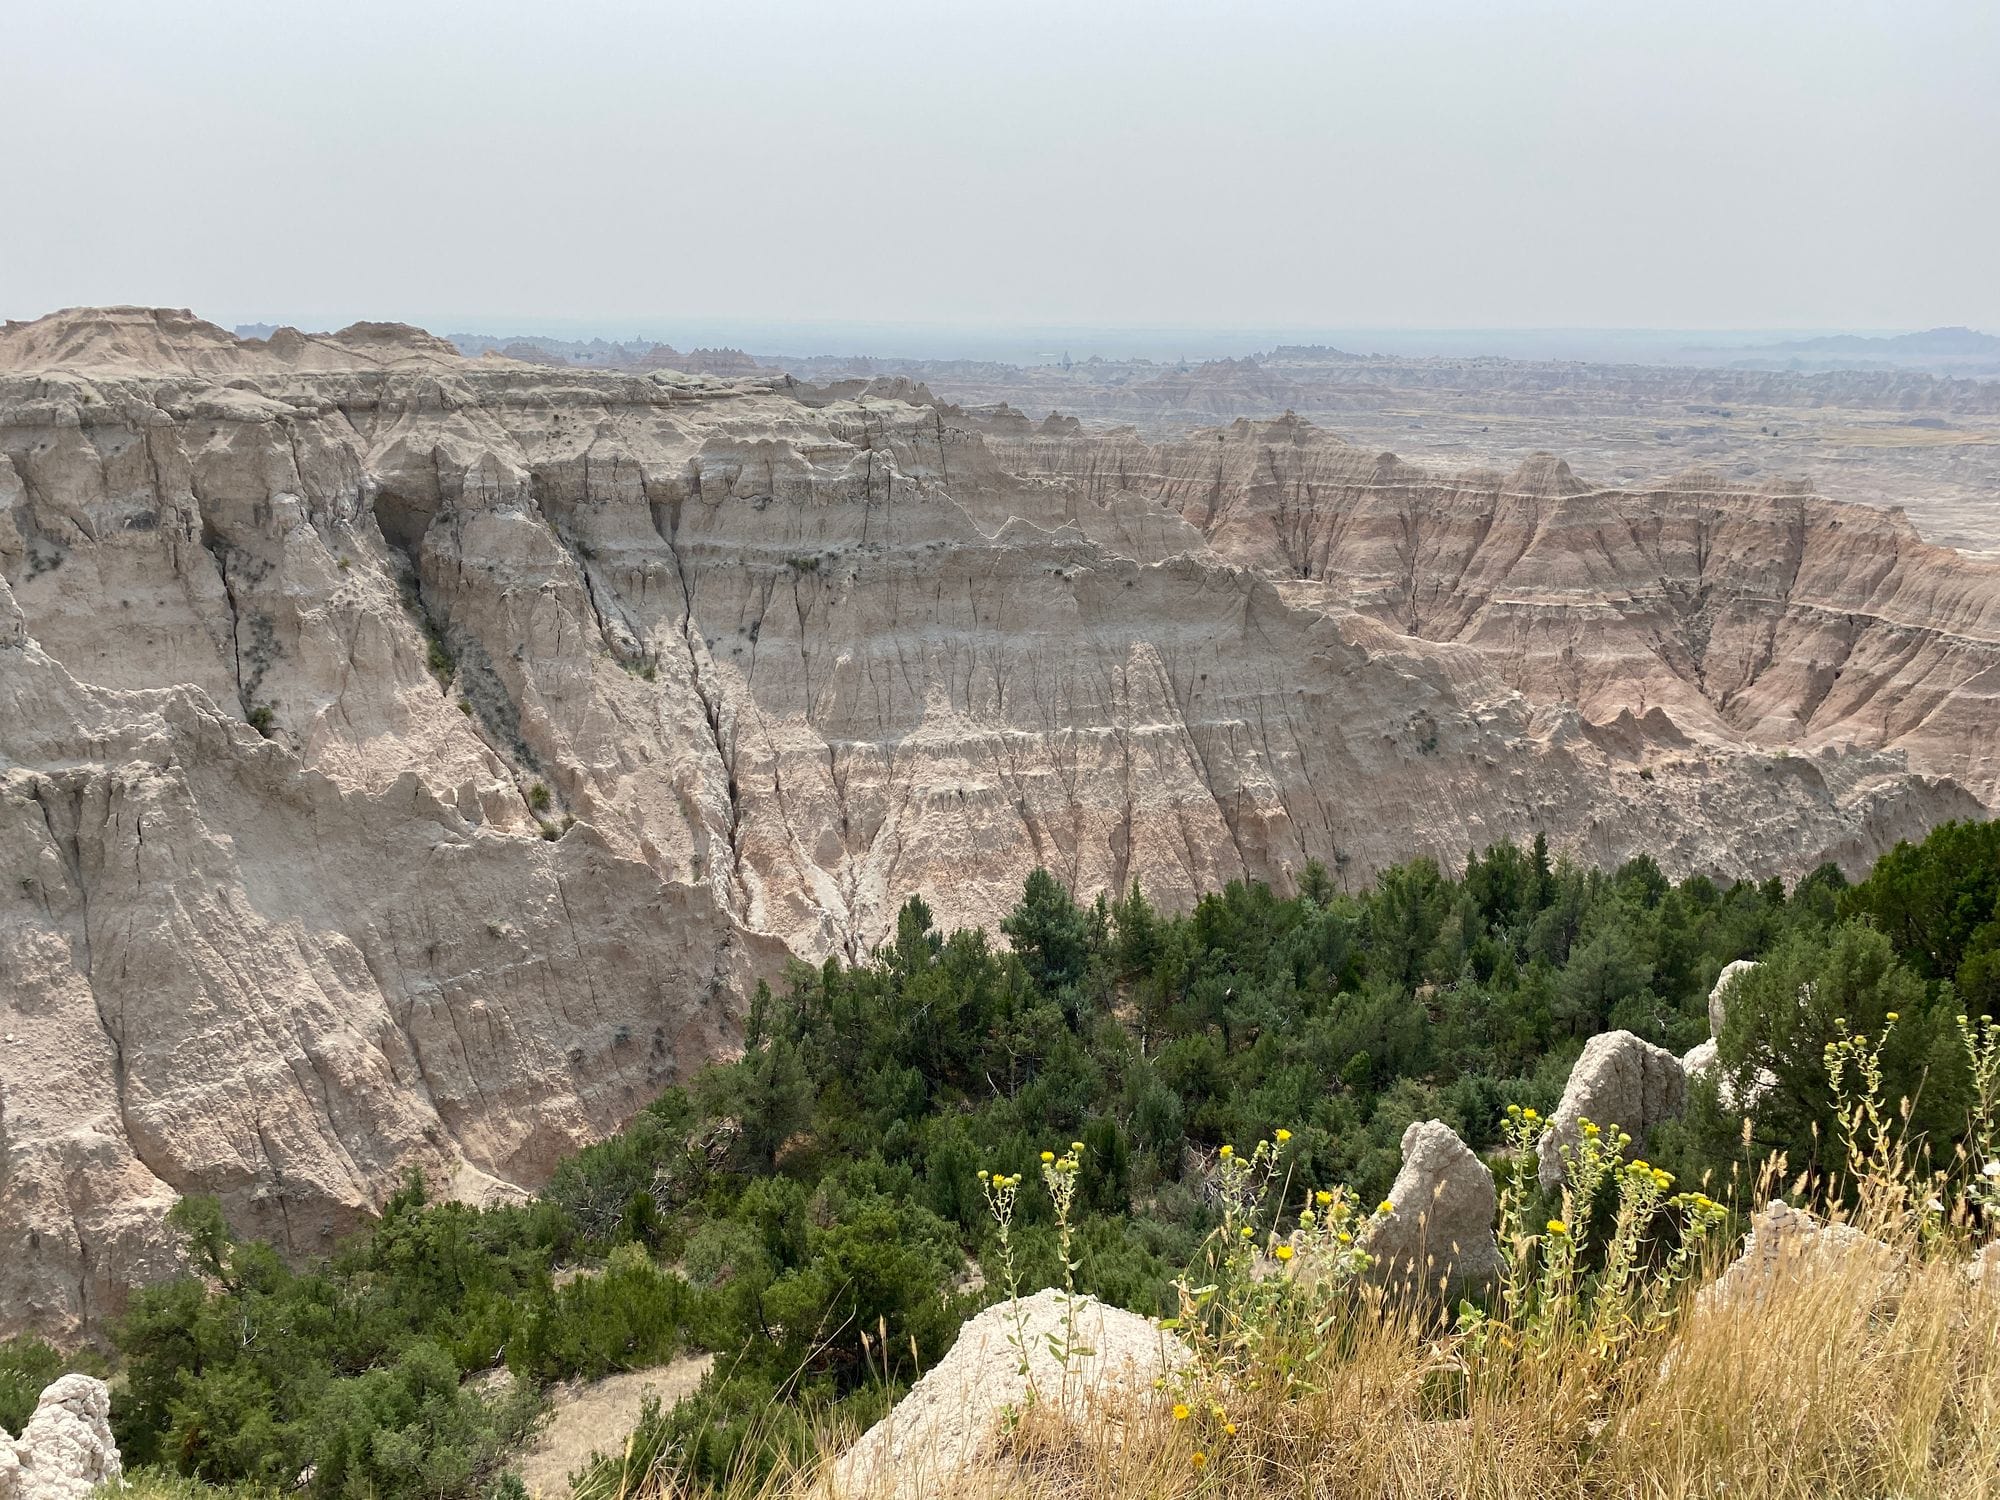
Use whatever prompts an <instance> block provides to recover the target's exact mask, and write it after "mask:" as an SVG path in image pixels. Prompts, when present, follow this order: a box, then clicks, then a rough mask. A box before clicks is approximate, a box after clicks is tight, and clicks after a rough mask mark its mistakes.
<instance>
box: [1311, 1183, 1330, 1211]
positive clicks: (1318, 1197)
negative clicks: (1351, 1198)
mask: <svg viewBox="0 0 2000 1500" xmlns="http://www.w3.org/2000/svg"><path fill="white" fill-rule="evenodd" d="M1313 1201H1314V1202H1315V1203H1317V1204H1318V1205H1319V1206H1320V1207H1321V1208H1325V1207H1326V1206H1327V1204H1329V1203H1331V1202H1333V1194H1331V1193H1329V1192H1328V1191H1327V1190H1326V1189H1325V1188H1321V1189H1320V1190H1319V1191H1318V1192H1316V1193H1314V1194H1313Z"/></svg>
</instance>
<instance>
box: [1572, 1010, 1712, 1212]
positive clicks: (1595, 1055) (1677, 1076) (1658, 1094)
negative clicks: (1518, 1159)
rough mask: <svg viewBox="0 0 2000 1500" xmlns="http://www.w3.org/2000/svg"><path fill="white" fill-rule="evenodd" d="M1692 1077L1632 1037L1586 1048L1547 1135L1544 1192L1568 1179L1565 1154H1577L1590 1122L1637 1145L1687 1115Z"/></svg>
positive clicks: (1669, 1056) (1614, 1035)
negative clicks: (1584, 1124)
mask: <svg viewBox="0 0 2000 1500" xmlns="http://www.w3.org/2000/svg"><path fill="white" fill-rule="evenodd" d="M1686 1098H1687V1075H1686V1074H1685V1073H1684V1072H1682V1071H1681V1063H1680V1059H1679V1058H1677V1057H1675V1056H1674V1055H1673V1053H1671V1052H1669V1051H1667V1050H1666V1048H1664V1047H1656V1046H1654V1045H1653V1044H1652V1043H1651V1042H1649V1041H1646V1040H1645V1039H1644V1038H1643V1037H1637V1036H1634V1035H1633V1034H1632V1033H1631V1032H1629V1031H1606V1032H1601V1033H1599V1034H1598V1035H1597V1036H1594V1037H1592V1038H1591V1039H1590V1040H1589V1041H1587V1042H1585V1043H1584V1044H1583V1055H1582V1056H1581V1057H1579V1058H1578V1059H1577V1060H1576V1066H1575V1067H1574V1068H1572V1069H1571V1070H1570V1075H1569V1083H1568V1085H1567V1086H1565V1087H1564V1089H1563V1096H1562V1102H1561V1103H1560V1104H1558V1105H1557V1106H1556V1110H1555V1113H1554V1114H1553V1115H1551V1116H1550V1117H1549V1126H1548V1129H1547V1130H1545V1131H1543V1132H1542V1140H1541V1148H1540V1149H1541V1181H1542V1186H1543V1187H1546V1188H1554V1187H1557V1186H1559V1185H1560V1184H1561V1182H1562V1180H1563V1175H1564V1169H1563V1159H1562V1148H1563V1147H1564V1146H1569V1147H1571V1148H1572V1149H1574V1148H1575V1146H1576V1144H1577V1143H1578V1141H1580V1140H1581V1139H1582V1132H1581V1129H1580V1126H1581V1123H1582V1122H1583V1121H1585V1120H1588V1121H1590V1122H1591V1123H1592V1124H1594V1125H1600V1126H1602V1127H1603V1128H1604V1130H1605V1131H1606V1133H1610V1132H1613V1131H1620V1130H1622V1131H1625V1132H1627V1133H1629V1134H1630V1135H1631V1137H1632V1139H1633V1140H1634V1141H1635V1142H1638V1141H1643V1140H1645V1138H1646V1132H1647V1131H1648V1130H1651V1129H1652V1128H1653V1127H1654V1126H1655V1125H1657V1124H1659V1123H1660V1122H1661V1121H1662V1120H1670V1119H1673V1118H1674V1117H1676V1116H1677V1115H1679V1114H1680V1112H1681V1106H1682V1104H1683V1103H1684V1102H1685V1100H1686Z"/></svg>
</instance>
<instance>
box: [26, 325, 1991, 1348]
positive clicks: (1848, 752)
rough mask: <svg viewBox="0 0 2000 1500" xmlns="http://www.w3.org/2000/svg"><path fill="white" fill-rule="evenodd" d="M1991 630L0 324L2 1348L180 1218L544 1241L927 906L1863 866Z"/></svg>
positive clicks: (1894, 827)
mask: <svg viewBox="0 0 2000 1500" xmlns="http://www.w3.org/2000/svg"><path fill="white" fill-rule="evenodd" d="M1996 641H2000V586H1996V582H1995V573H1994V571H1993V570H1992V569H1991V568H1990V567H1988V566H1986V565H1983V564H1975V563H1971V562H1968V561H1966V560H1964V559H1961V558H1958V557H1956V556H1955V555H1954V554H1950V553H1946V552H1943V551H1941V550H1940V549H1936V548H1927V547H1925V546H1924V545H1923V544H1922V543H1921V542H1919V541H1918V540H1917V539H1916V538H1915V537H1914V535H1913V534H1911V533H1909V531H1908V528H1907V527H1901V528H1899V526H1898V525H1897V524H1896V523H1895V522H1894V521H1893V520H1892V519H1888V518H1884V517H1882V516H1880V515H1879V514H1877V513H1875V512H1870V511H1865V510H1861V509H1859V508H1855V507H1842V506H1837V505H1832V504H1830V503H1829V502H1824V501H1820V500H1817V499H1813V498H1811V497H1806V496H1771V495H1760V494H1749V493H1742V492H1736V491H1730V490H1727V489H1726V488H1723V487H1719V486H1716V485H1705V486H1704V485H1697V484H1695V483H1693V482H1692V481H1689V482H1686V483H1682V484H1680V485H1679V486H1677V487H1674V488H1673V489H1672V490H1671V492H1670V493H1669V492H1660V493H1652V492H1647V493H1635V494H1629V495H1628V494H1626V493H1625V492H1622V491H1612V490H1604V489H1600V488H1596V487H1593V486H1592V485H1590V484H1589V483H1587V482H1586V481H1584V480H1581V479H1579V478H1578V477H1577V476H1575V475H1574V474H1572V473H1570V472H1569V471H1568V470H1567V468H1566V467H1565V466H1563V465H1562V464H1560V463H1559V462H1557V461H1555V460H1553V459H1550V460H1548V461H1547V462H1545V463H1544V462H1535V463H1531V464H1529V465H1524V466H1523V468H1522V470H1521V471H1520V472H1518V473H1516V474H1514V475H1510V476H1492V475H1468V476H1457V477H1452V476H1437V475H1434V474H1431V473H1430V472H1429V471H1424V470H1416V469H1414V468H1413V467H1412V466H1407V465H1402V464H1400V463H1399V462H1398V461H1397V460H1395V459H1394V458H1393V456H1380V455H1372V454H1371V455H1361V454H1359V453H1358V451H1357V450H1355V449H1352V448H1350V447H1348V445H1346V444H1343V443H1341V442H1339V440H1338V439H1336V438H1333V437H1332V436H1330V435H1328V434H1326V433H1323V432H1320V431H1319V430H1318V429H1316V428H1313V427H1311V426H1310V424H1305V423H1300V422H1298V421H1296V420H1295V419H1294V420H1292V421H1290V422H1285V423H1237V424H1235V425H1234V426H1232V427H1228V428H1221V429H1214V430H1211V431H1209V432H1206V433H1197V434H1194V435H1192V436H1190V437H1188V438H1187V439H1185V440H1181V441H1177V442H1169V443H1159V444H1147V443H1141V442H1139V441H1138V440H1137V439H1135V438H1133V437H1131V436H1130V435H1129V434H1122V435H1121V434H1116V433H1114V434H1096V435H1093V434H1089V433H1086V432H1083V431H1082V430H1081V429H1079V428H1078V427H1077V425H1076V424H1075V423H1074V422H1067V421H1063V420H1052V421H1050V422H1045V423H1042V424H1039V425H1030V424H1026V423H1023V422H1008V421H1003V420H998V419H994V418H991V417H989V416H984V415H980V414H974V413H968V412H965V411H962V410H960V409H959V408H957V407H954V406H950V405H947V404H942V403H940V402H938V401H937V400H936V399H935V398H933V397H932V396H931V395H930V394H929V392H928V391H926V390H924V389H923V388H922V387H918V386H910V385H908V384H907V383H894V382H892V383H852V384H849V385H844V386H840V387H836V388H827V389H815V388H813V387H810V386H804V385H800V384H797V383H795V382H792V381H790V380H788V379H785V378H783V377H778V376H775V375H768V374H757V373H754V372H749V371H742V370H739V369H737V368H736V367H734V366H732V367H731V368H730V370H729V371H728V372H727V373H723V374H701V375H690V374H683V373H675V372H672V371H666V370H653V371H646V372H637V373H622V374H615V373H596V372H579V371H575V370H565V369H551V368H546V367H541V366H534V365H528V364H522V363H516V362H514V361H512V360H508V359H502V358H489V359H481V360H467V359H463V358H461V357H459V356H458V355H457V354H456V353H455V352H453V351H452V350H451V349H450V348H449V347H448V346H446V345H443V344H442V343H441V342H440V341H438V340H434V339H431V338H430V337H429V336H428V335H425V334H423V333H421V332H420V331H418V330H412V329H406V328H400V327H397V326H394V325H373V324H370V325H358V326H357V327H356V328H353V329H349V330H345V331H343V332H342V333H340V334H335V335H305V334H299V333H297V332H295V331H292V330H280V331H279V332H278V333H276V334H274V335H273V336H272V337H271V338H270V339H269V340H267V341H242V340H237V339H234V338H232V337H231V336H230V335H228V334H227V333H224V332H223V331H222V330H220V329H217V328H214V327H212V326H211V325H207V324H203V323H201V322H199V320H196V319H193V318H192V317H191V316H189V315H186V314H181V313H172V312H163V311H158V310H150V309H132V308H122V309H98V310H84V311H80V312H71V313H64V314H58V315H56V316H54V317H52V318H48V319H43V320H41V321H40V322H38V323H31V324H20V325H9V326H8V327H7V328H6V329H4V330H0V877H3V878H0V1007H4V1009H5V1012H6V1014H5V1022H6V1031H7V1033H8V1034H9V1035H10V1036H11V1037H12V1038H13V1040H12V1041H10V1042H9V1043H7V1044H6V1045H5V1046H4V1047H0V1157H4V1159H0V1308H5V1309H6V1311H5V1314H4V1316H0V1332H5V1331H11V1330H12V1329H13V1328H15V1327H30V1328H35V1329H37V1330H41V1331H46V1332H53V1333H59V1334H73V1333H75V1332H77V1331H79V1330H82V1329H86V1328H94V1327H96V1326H97V1325H98V1324H99V1322H100V1320H102V1319H104V1318H106V1317H109V1316H112V1315H115V1313H116V1312H117V1311H118V1308H119V1306H120V1303H121V1299H122V1298H123V1296H124V1294H125V1291H126V1289H127V1288H129V1287H130V1286H132V1285H134V1284H136V1283H139V1282H143V1281H145V1280H147V1279H150V1278H153V1277H157V1276H159V1275H163V1274H167V1273H168V1272H170V1271H171V1270H172V1269H173V1258H172V1254H171V1249H170V1246H169V1244H168V1242H167V1238H166V1236H165V1235H164V1233H163V1230H162V1227H161V1216H162V1215H163V1214H164V1212H165V1210H166V1209H167V1208H168V1207H170V1206H171V1204H172V1203H173V1202H174V1201H175V1200H176V1198H177V1197H178V1196H179V1195H180V1194H181V1193H184V1192H188V1191H194V1190H201V1191H210V1192H215V1193H217V1194H218V1195H219V1196H220V1197H221V1199H222V1202H223V1204H224V1206H225V1210H226V1211H227V1213H228V1215H229V1217H230V1219H231V1222H232V1223H233V1224H235V1225H236V1226H237V1227H238V1228H239V1229H240V1230H243V1231H245V1232H248V1233H253V1234H257V1235H260V1236H263V1237H266V1238H269V1239H271V1240H273V1241H275V1242H276V1243H278V1244H280V1245H281V1246H284V1247H285V1248H287V1249H288V1250H290V1251H291V1252H293V1253H296V1254H308V1253H312V1252H314V1251H317V1250H320V1249H323V1248H324V1247H326V1246H327V1245H329V1244H330V1243H331V1242H332V1240H333V1239H334V1238H335V1237H337V1236H338V1235H340V1234H341V1233H343V1232H345V1231H346V1230H347V1229H348V1228H350V1227H352V1226H353V1225H355V1224H357V1223H359V1222H360V1221H361V1220H362V1219H363V1218H364V1217H365V1216H366V1215H368V1214H371V1213H373V1212H374V1211H375V1210H376V1209H377V1208H378V1207H379V1206H380V1204H381V1203H382V1202H383V1200H384V1199H385V1198H386V1196H387V1195H388V1194H389V1193H390V1192H392V1191H393V1190H394V1187H395V1185H396V1184H397V1182H398V1181H399V1180H400V1179H401V1177H402V1176H403V1174H404V1173H406V1172H407V1171H408V1170H410V1169H411V1168H415V1169H417V1170H419V1171H421V1172H423V1173H424V1174H425V1175H426V1177H427V1178H428V1179H430V1180H431V1181H432V1182H433V1183H434V1184H436V1185H437V1186H438V1187H439V1188H440V1189H441V1190H444V1191H450V1192H454V1193H457V1194H460V1195H461V1196H465V1197H470V1198H484V1197H488V1196H493V1195H502V1196H504V1195H510V1194H517V1193H519V1192H521V1191H523V1190H531V1189H533V1188H534V1187H535V1186H536V1185H538V1184H539V1183H540V1182H541V1181H542V1180H543V1178H544V1177H545V1176H546V1174H547V1173H548V1172H549V1171H550V1170H552V1168H553V1165H554V1163H555V1162H556V1161H557V1160H558V1159H559V1158H560V1157H561V1156H562V1155H563V1154H565V1153H567V1152H569V1151H573V1150H575V1149H576V1148H578V1147H579V1146H581V1145H583V1144H585V1143H587V1142H589V1141H591V1140H594V1139H598V1138H600V1137H601V1136H603V1135H604V1134H605V1133H607V1132H609V1131H611V1130H613V1129H615V1128H617V1127H618V1126H619V1125H620V1124H621V1123H623V1122H624V1121H625V1120H626V1119H628V1118H630V1116H631V1115H632V1114H633V1113H634V1112H636V1111H637V1110H638V1109H639V1108H640V1107H642V1106H643V1105H644V1104H645V1103H646V1102H647V1101H648V1100H649V1099H650V1098H652V1097H653V1096H654V1095H656V1094H657V1093H658V1092H659V1090H660V1089H661V1088H663V1087H664V1086H666V1085H667V1084H669V1083H671V1082H673V1081H675V1080H677V1079H680V1078H684V1077H686V1076H687V1075H688V1074H689V1072H691V1071H692V1070H693V1069H694V1068H696V1067H698V1066H699V1065H700V1064H701V1063H702V1062H704V1061H706V1060H708V1059H710V1058H713V1057H716V1056H719V1055H726V1054H727V1053H728V1052H729V1051H730V1049H732V1048H733V1047H735V1046H737V1045H739V1042H740V1029H739V1021H740V1017H741V1015H742V1013H743V1011H744V1009H745V1006H746V1003H747V997H748V995H749V994H750V993H751V992H752V991H753V990H754V987H755V983H756V980H757V979H758V978H759V977H760V976H767V975H775V974H776V973H777V972H778V971H779V969H780V967H781V965H782V962H783V960H784V958H785V956H786V955H787V954H788V953H790V954H796V955H798V956H801V957H804V958H807V959H811V960H817V959H820V958H823V957H824V956H826V955H827V954H830V953H840V954H844V955H846V956H849V957H854V956H858V955H861V954H865V953H866V952H867V951H868V949H869V948H870V947H871V946H872V945H873V944H874V943H876V942H877V941H879V940H880V939H881V938H883V937H884V936H885V935H886V934H888V933H889V932H890V931H891V930H892V929H893V926H894V921H895V913H896V910H897V908H898V906H899V905H900V904H901V902H902V901H903V900H904V898H905V897H907V896H908V895H910V894H913V893H921V894H922V895H923V896H924V897H925V899H926V900H927V901H928V902H929V903H930V905H931V907H932V909H933V910H934V912H935V913H936V914H937V917H938V919H939V921H940V923H941V924H942V925H944V926H947V927H949V926H954V925H964V924H982V925H985V926H987V927H988V928H989V929H991V928H995V927H997V924H998V921H999V919H1000V918H1001V917H1002V916H1003V915H1004V914H1005V913H1006V911H1007V910H1008V909H1010V908H1011V906H1012V905H1013V903H1014V901H1015V900H1016V899H1017V897H1018V893H1019V891H1020V888H1021V884H1022V881H1023V879H1024V878H1025V877H1026V875H1027V874H1028V872H1029V871H1030V870H1032V869H1033V868H1035V867H1036V866H1045V867H1047V868H1048V869H1050V870H1051V871H1053V872H1054V873H1055V874H1056V876H1057V877H1058V878H1059V879H1060V880H1062V881H1063V882H1064V883H1065V884H1066V885H1067V886H1069V887H1070V889H1071V890H1072V891H1074V892H1075V893H1076V894H1077V895H1079V896H1080V897H1084V898H1088V897H1089V896H1090V895H1092V894H1094V893H1095V892H1096V891H1099V890H1103V889H1107V888H1110V889H1119V890H1122V889H1124V888H1126V887H1128V886H1129V885H1130V884H1131V883H1132V882H1133V881H1137V882H1139V883H1140V884H1141V885H1142V886H1143V887H1144V888H1145V889H1146V891H1147V892H1148V893H1149V894H1150V895H1151V896H1152V898H1153V899H1155V900H1156V901H1159V902H1161V903H1163V904H1166V905H1170V906H1185V905H1187V904H1189V903H1191V902H1192V901H1193V900H1194V899H1195V898H1196V897H1198V896H1199V895H1200V894H1202V893H1203V892H1206V891H1211V890H1214V889H1217V888H1218V887H1220V886H1221V885H1222V884H1223V883H1225V882H1227V881H1228V880H1231V879H1234V878H1239V877H1245V876H1247V877H1253V878H1257V879H1262V880H1268V881H1271V882H1273V883H1274V884H1276V885H1277V886H1279V887H1280V888H1290V887H1291V886H1292V885H1293V884H1294V883H1295V882H1296V881H1297V880H1298V879H1299V878H1300V876H1301V875H1302V874H1303V873H1304V871H1305V869H1306V867H1307V865H1308V864H1309V863H1311V862H1315V861H1316V862H1318V863H1320V864H1322V865H1323V866H1325V867H1326V868H1327V869H1328V870H1331V871H1333V872H1335V878H1336V879H1337V880H1339V881H1341V882H1344V883H1346V884H1347V885H1349V886H1353V885H1355V884H1357V883H1359V882H1363V881H1365V880H1367V879H1368V878H1369V877H1370V876H1371V875H1372V873H1373V872H1374V871H1376V870H1378V869H1380V868H1382V867H1384V866H1386V865H1389V864H1393V863H1399V862H1402V861H1404V860H1407V859H1410V858H1412V857H1415V856H1419V855H1429V856H1432V857H1435V858H1438V859H1440V860H1452V861H1456V860H1458V859H1462V858H1463V857H1464V854H1465V851H1466V850H1467V849H1468V848H1475V847H1482V846H1485V845H1488V844H1492V843H1495V842H1498V841H1499V840H1502V839H1509V838H1512V839H1517V840H1521V841H1523V842H1525V841H1528V840H1531V839H1532V838H1533V837H1534V836H1535V834H1536V833H1538V832H1541V833H1546V834H1547V835H1548V837H1549V840H1550V842H1551V844H1552V846H1553V847H1555V848H1556V849H1557V850H1559V851H1562V852H1565V853H1567V854H1569V855H1571V856H1572V857H1575V858H1577V859H1580V860H1583V861H1586V862H1589V863H1593V864H1605V863H1615V862H1617V861H1621V860H1624V859H1627V858H1629V857H1631V856H1633V855H1635V854H1639V853H1647V854H1650V855H1652V856H1653V857H1654V858H1655V859H1657V860H1658V861H1659V863H1660V865H1661V866H1662V868H1663V869H1665V870H1667V871H1668V872H1669V873H1671V874H1674V875H1680V874H1685V873H1689V872H1694V871H1702V872H1710V873H1714V874H1717V875H1723V876H1728V877H1732V878H1733V877H1737V876H1752V877H1758V878H1762V877H1768V876H1774V875H1797V874H1800V873H1803V872H1804V871H1806V870H1809V869H1811V868H1812V867H1814V866H1815V865H1817V864H1819V863H1821V862H1822V861H1824V860H1828V859H1833V860H1838V861H1840V862H1842V863H1843V864H1845V865H1847V866H1848V867H1849V868H1856V867H1859V866H1860V865H1862V864H1864V863H1865V862H1867V861H1868V860H1870V859H1871V858H1872V857H1873V856H1874V855H1875V854H1876V853H1878V852H1879V851H1881V850H1882V849H1884V848H1887V847H1889V846H1891V845H1893V844H1894V843H1895V841H1896V840H1897V839H1899V838H1903V837H1912V836H1920V835H1921V834H1922V833H1923V832H1924V831H1925V830H1927V829H1928V828H1930V827H1931V826H1933V825H1934V824H1936V823H1937V822H1940V821H1942V820H1944V819H1946V818H1949V817H1954V816H1971V815H1978V814H1980V813H1981V812H1982V811H1983V803H1982V801H1981V798H1990V797H1991V796H1993V795H1994V785H1995V782H1994V778H1995V775H1996V773H1995V770H1994V766H1995V757H1994V754H1993V749H1994V744H1993V740H1994V736H1995V735H1996V734H2000V713H1996V712H1994V704H1993V702H1992V693H1993V689H1992V688H1991V687H1989V686H1985V685H1984V684H1988V683H1991V682H1993V681H1996V680H2000V674H1996V673H1995V672H1994V671H1993V667H1994V665H1995V658H1996V653H2000V647H1996ZM1982 674H1983V675H1982ZM1836 679H1837V680H1836ZM1621 684H1622V686H1621ZM1781 752H1782V753H1781Z"/></svg>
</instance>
